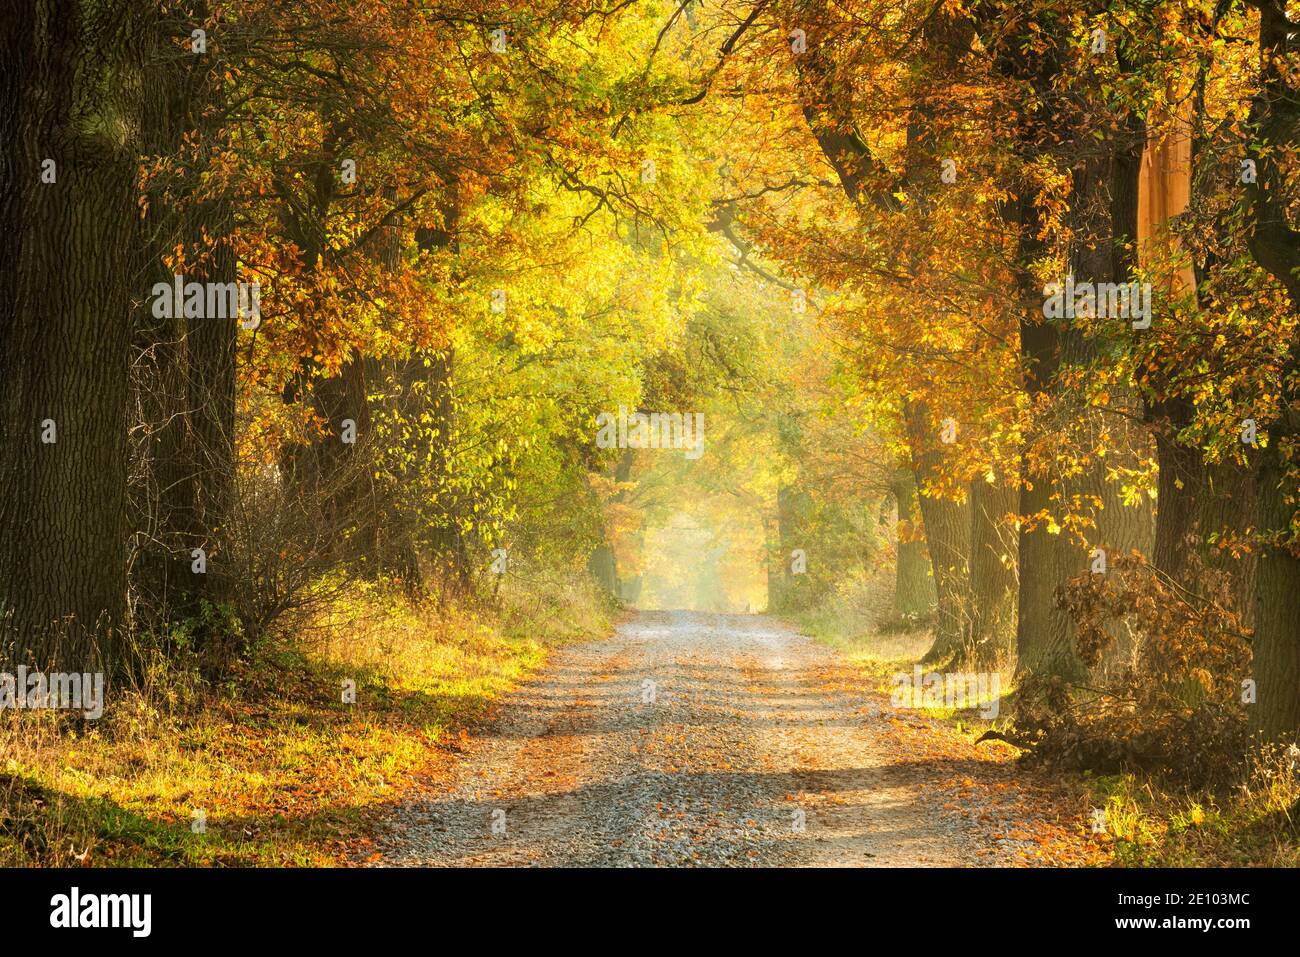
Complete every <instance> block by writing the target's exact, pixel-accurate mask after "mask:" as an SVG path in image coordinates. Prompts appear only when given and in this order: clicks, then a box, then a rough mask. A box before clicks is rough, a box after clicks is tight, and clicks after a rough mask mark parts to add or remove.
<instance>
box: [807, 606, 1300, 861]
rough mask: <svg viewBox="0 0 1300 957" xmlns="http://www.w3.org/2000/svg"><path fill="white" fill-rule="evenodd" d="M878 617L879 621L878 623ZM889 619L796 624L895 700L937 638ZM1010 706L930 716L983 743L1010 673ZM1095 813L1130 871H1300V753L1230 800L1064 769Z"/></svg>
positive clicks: (1257, 764)
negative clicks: (987, 715)
mask: <svg viewBox="0 0 1300 957" xmlns="http://www.w3.org/2000/svg"><path fill="white" fill-rule="evenodd" d="M873 615H874V616H873ZM882 620H887V612H886V613H884V615H882V613H881V612H880V609H879V603H878V602H876V603H872V602H864V601H857V602H830V603H827V604H826V605H824V606H822V607H820V608H818V609H817V610H815V611H811V612H809V613H807V614H805V615H801V616H797V617H796V618H795V622H796V624H798V625H799V626H800V628H801V629H802V630H803V632H804V633H805V634H807V635H809V636H810V637H812V638H814V639H815V640H817V641H819V642H821V643H823V644H825V645H828V646H830V647H832V648H834V649H836V650H837V651H839V652H840V653H841V654H842V655H843V656H844V657H845V658H846V659H847V660H848V661H850V662H851V663H853V664H854V665H855V666H856V667H857V668H859V669H860V670H861V671H862V672H863V673H864V674H866V675H868V676H870V677H872V678H874V679H876V682H877V687H878V690H880V691H882V692H884V693H889V691H890V689H891V685H890V679H891V678H892V676H893V675H894V674H897V673H899V672H909V671H911V669H912V666H913V665H914V664H915V663H916V662H918V661H919V660H920V659H921V657H922V656H923V655H924V654H925V653H926V651H927V650H928V649H929V646H930V643H931V641H932V640H933V636H932V633H931V632H930V631H929V630H928V629H912V630H907V629H906V628H899V627H895V628H864V626H863V622H869V621H882ZM999 674H1000V676H1001V681H1000V690H1001V693H1002V694H1001V697H1002V699H1003V706H1002V707H1000V708H999V718H998V719H996V720H994V721H988V720H986V719H984V718H981V717H979V716H978V714H977V713H976V712H972V711H970V710H965V711H956V710H954V709H950V708H923V709H919V710H920V711H921V713H923V714H925V715H927V716H929V717H931V718H935V719H937V720H941V721H945V722H947V723H949V724H950V725H952V726H954V727H956V728H957V729H958V730H960V731H962V732H964V733H969V734H971V735H972V736H978V735H979V734H981V733H982V732H983V731H985V730H988V729H989V728H991V727H997V726H999V723H1000V722H1004V719H1005V716H1007V715H1009V714H1011V706H1010V702H1009V701H1006V699H1007V698H1008V696H1009V695H1010V694H1011V692H1012V690H1013V688H1014V685H1013V678H1014V675H1013V673H1012V671H1011V669H1010V668H1005V667H1004V668H1002V669H1000V671H999ZM1056 773H1058V777H1059V779H1060V780H1061V781H1062V783H1063V784H1067V785H1068V786H1069V787H1070V788H1071V790H1072V791H1073V790H1075V789H1077V790H1078V792H1079V794H1080V796H1081V799H1082V801H1083V802H1084V803H1086V804H1087V805H1088V806H1089V807H1091V808H1093V809H1098V810H1101V811H1103V812H1104V827H1105V834H1106V837H1105V838H1104V839H1105V840H1106V841H1107V842H1108V843H1109V845H1110V849H1111V852H1112V855H1113V857H1112V860H1113V863H1114V864H1115V865H1117V866H1121V867H1245V866H1258V867H1298V866H1300V750H1290V751H1289V750H1288V749H1286V748H1285V747H1281V746H1271V747H1263V748H1258V749H1256V750H1255V751H1253V752H1252V753H1251V755H1250V756H1249V758H1248V760H1247V763H1246V768H1245V770H1244V772H1243V774H1242V776H1241V781H1240V783H1239V784H1238V786H1237V787H1236V788H1234V789H1233V790H1231V791H1229V792H1225V793H1212V792H1186V793H1185V792H1180V791H1178V790H1177V788H1176V787H1174V786H1172V785H1170V784H1169V783H1168V782H1166V781H1161V780H1159V779H1157V778H1155V777H1153V776H1150V775H1139V774H1123V775H1104V776H1101V775H1093V774H1090V773H1087V772H1083V773H1075V772H1068V773H1067V772H1056Z"/></svg>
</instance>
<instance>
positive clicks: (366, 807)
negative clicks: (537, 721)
mask: <svg viewBox="0 0 1300 957" xmlns="http://www.w3.org/2000/svg"><path fill="white" fill-rule="evenodd" d="M506 592H507V594H506V595H505V596H503V604H502V608H503V610H502V611H500V612H499V613H491V614H489V613H486V612H479V613H474V612H470V611H465V610H451V611H447V612H445V613H442V614H439V613H435V612H433V611H428V610H425V611H420V610H416V609H413V608H411V607H408V606H405V605H403V604H401V603H399V602H395V601H390V600H387V599H385V598H384V597H382V596H380V595H379V594H377V593H375V592H373V591H371V592H368V593H360V594H357V595H355V596H353V597H351V598H350V599H349V601H348V602H347V603H346V604H343V603H340V604H336V605H334V606H332V607H330V608H329V609H326V610H324V611H322V612H320V613H319V614H318V615H317V616H316V617H315V618H314V619H313V620H312V621H311V622H306V623H303V627H302V628H301V629H300V630H298V631H297V632H296V633H295V636H294V637H293V639H292V640H287V639H282V640H280V641H277V642H274V643H272V644H270V645H269V646H268V647H266V648H264V649H262V650H261V651H260V652H259V653H258V654H257V655H256V656H255V657H252V658H250V660H249V661H247V662H244V663H242V664H240V665H238V666H237V668H236V670H235V671H234V672H233V673H232V674H231V675H229V676H228V678H227V680H225V681H223V682H222V683H221V685H220V687H218V688H211V687H208V686H206V685H203V684H202V683H201V682H199V681H198V679H197V678H196V677H195V676H194V675H192V674H186V673H180V672H174V671H171V672H167V673H165V674H162V675H156V676H153V679H152V680H151V681H150V682H148V683H147V686H146V687H144V688H142V689H137V690H133V691H121V690H119V689H111V688H110V689H109V695H108V698H109V706H108V708H107V710H106V712H105V715H104V717H103V718H102V719H101V720H99V721H96V722H77V721H76V720H74V719H70V718H69V717H68V716H66V715H57V714H51V713H48V712H31V711H18V712H16V711H6V712H0V754H3V755H4V758H3V760H2V761H0V866H77V865H85V866H322V865H334V864H338V863H342V862H345V861H347V860H349V859H352V858H354V857H355V855H356V853H357V848H358V847H364V846H365V842H366V841H367V839H368V837H369V835H370V834H371V833H372V831H373V829H374V826H375V823H376V821H377V819H378V817H379V812H380V811H382V809H383V808H385V807H386V806H388V805H390V804H392V803H393V802H395V801H397V800H398V799H400V798H401V797H402V796H403V795H408V794H410V793H412V792H414V791H418V790H419V789H420V788H422V787H425V786H427V783H428V781H429V780H430V778H431V776H432V775H435V774H436V773H437V771H438V769H439V768H440V767H443V766H445V764H446V763H447V762H448V761H449V760H450V756H451V755H452V754H453V753H454V749H455V748H456V747H458V740H459V739H461V738H462V737H463V736H465V735H466V734H467V733H468V730H469V729H470V728H472V727H473V726H474V725H475V724H476V723H478V722H481V721H482V720H483V719H484V718H485V717H486V716H487V715H488V714H489V713H490V710H491V708H492V705H493V702H495V701H497V700H498V699H499V698H500V697H501V695H502V694H504V693H505V692H507V691H509V690H510V689H511V688H513V687H515V686H516V685H517V684H518V682H519V681H520V680H521V679H522V678H524V677H525V676H526V675H527V674H528V673H529V672H530V671H532V670H533V669H535V668H537V667H538V666H539V665H540V664H541V663H542V662H543V661H544V660H545V657H546V654H547V650H548V649H549V648H550V647H552V646H554V645H556V644H558V643H561V642H566V641H572V640H582V639H592V638H597V637H601V636H603V634H604V633H605V632H606V631H607V629H608V626H609V624H610V620H611V615H612V611H611V609H609V608H606V607H604V606H602V605H600V604H599V602H598V601H596V600H595V599H594V596H593V595H592V593H591V592H590V590H586V591H580V590H573V591H572V593H565V592H564V589H563V588H560V589H553V590H551V593H550V594H549V595H548V596H547V597H545V598H539V597H537V596H534V595H530V594H527V593H524V592H518V593H511V590H510V589H509V588H507V589H506ZM349 681H350V682H353V683H354V684H355V691H356V695H355V703H351V704H350V703H345V702H344V700H343V697H344V687H345V682H349Z"/></svg>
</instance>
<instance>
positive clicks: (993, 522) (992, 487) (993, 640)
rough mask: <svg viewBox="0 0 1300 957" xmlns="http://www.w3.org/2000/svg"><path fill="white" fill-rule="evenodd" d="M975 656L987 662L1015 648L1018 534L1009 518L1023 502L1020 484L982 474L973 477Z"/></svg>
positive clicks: (969, 640)
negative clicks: (1018, 486)
mask: <svg viewBox="0 0 1300 957" xmlns="http://www.w3.org/2000/svg"><path fill="white" fill-rule="evenodd" d="M970 502H971V533H970V536H971V555H970V607H971V611H970V629H969V632H968V637H967V645H968V647H969V649H970V657H971V658H972V660H973V661H974V662H975V663H977V664H978V665H980V666H981V667H989V666H992V665H995V664H997V663H998V662H1001V661H1002V660H1004V659H1006V658H1008V657H1009V656H1010V655H1011V653H1012V652H1013V651H1014V648H1015V637H1016V594H1017V591H1016V584H1017V574H1016V569H1017V559H1018V551H1019V548H1018V545H1019V542H1018V537H1017V534H1016V530H1015V526H1014V524H1013V523H1011V522H1009V521H1008V520H1007V517H1008V516H1009V515H1013V514H1014V513H1015V511H1016V507H1017V504H1018V502H1019V493H1018V492H1017V490H1016V488H1015V486H1013V485H1010V484H1008V483H1004V482H997V483H990V482H986V481H984V479H982V478H978V479H976V480H975V481H973V482H972V483H971V490H970Z"/></svg>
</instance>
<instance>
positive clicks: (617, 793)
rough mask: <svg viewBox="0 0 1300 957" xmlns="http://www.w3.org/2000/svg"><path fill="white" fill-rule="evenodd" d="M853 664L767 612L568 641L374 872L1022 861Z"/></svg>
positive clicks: (1019, 845) (662, 620)
mask: <svg viewBox="0 0 1300 957" xmlns="http://www.w3.org/2000/svg"><path fill="white" fill-rule="evenodd" d="M846 672H847V669H845V667H844V665H843V663H842V662H841V661H840V660H839V659H838V658H837V656H836V655H835V654H834V652H832V651H830V650H828V649H826V648H823V647H821V646H820V645H817V644H815V643H813V642H812V641H811V640H809V639H808V638H805V637H802V636H800V635H798V634H796V633H795V632H793V631H792V630H790V629H789V628H788V627H786V626H784V625H782V624H780V623H778V622H775V621H774V620H772V619H769V618H765V617H762V616H756V615H755V616H749V615H706V614H696V613H685V612H671V613H642V614H640V615H638V616H637V617H635V618H634V619H633V620H631V621H630V622H628V623H626V624H624V625H623V626H621V627H620V628H619V629H618V632H617V633H616V634H615V635H614V636H613V637H612V638H611V639H609V640H607V641H602V642H593V643H590V644H584V645H580V646H575V647H572V648H568V649H565V650H562V651H560V652H558V653H557V654H556V655H555V656H554V658H553V659H552V661H551V662H550V664H549V665H548V666H547V667H546V668H545V669H544V670H543V671H542V672H541V673H540V674H539V675H538V676H536V677H535V678H534V679H533V680H532V681H530V682H529V683H528V684H527V685H526V686H525V687H523V688H522V689H520V690H519V691H518V692H516V694H514V695H512V696H511V697H510V698H509V699H508V700H507V702H506V703H505V706H504V707H503V708H502V712H501V717H500V719H499V720H498V721H497V723H496V725H495V727H494V728H493V729H492V733H489V734H485V735H483V736H481V737H478V738H476V739H474V741H473V743H472V745H471V747H470V751H469V753H468V755H466V756H465V758H464V759H463V760H462V761H460V762H459V763H458V764H457V766H456V768H455V771H454V772H453V777H452V780H451V781H450V782H448V791H447V793H446V794H445V795H442V796H439V797H435V798H432V799H428V798H424V799H421V800H419V801H416V802H411V803H408V804H406V805H403V806H401V807H399V808H398V809H396V811H395V812H394V815H393V817H392V819H391V820H390V821H389V823H388V827H387V828H386V832H385V836H384V837H383V838H382V839H381V841H380V842H379V844H378V847H377V848H376V849H377V850H378V851H379V854H378V856H377V857H375V858H373V859H372V860H371V862H370V863H372V864H375V865H378V866H394V865H396V866H517V865H573V866H582V865H607V866H609V865H612V866H662V865H669V866H672V865H678V866H680V865H703V866H727V865H740V866H747V865H748V866H754V865H785V866H935V865H985V866H987V865H991V864H1002V863H1008V862H1011V859H1012V857H1014V855H1015V854H1016V853H1017V852H1023V850H1024V848H1023V842H1018V841H1015V840H1012V839H1010V838H1008V837H1007V836H1006V835H1005V833H1003V831H1005V824H1006V822H1005V820H1002V819H1000V818H999V815H998V812H997V811H996V809H994V810H990V809H989V808H988V807H987V806H978V807H974V808H972V807H965V808H959V809H958V810H957V811H956V812H954V811H953V810H952V808H951V806H950V805H946V804H944V803H943V802H944V800H945V797H944V793H943V792H944V787H945V782H947V781H949V780H950V779H951V776H952V773H953V772H954V770H956V772H957V773H958V774H960V773H962V769H961V768H956V769H954V767H952V766H949V765H951V764H952V762H951V761H948V760H945V759H944V758H943V757H942V756H941V757H939V758H937V759H936V758H935V757H934V756H933V754H928V755H927V754H923V753H921V752H920V751H916V753H912V751H911V750H909V748H911V749H913V750H914V749H915V746H914V745H909V744H908V740H909V738H908V732H912V731H916V730H917V729H918V728H923V727H924V726H928V724H929V723H928V722H926V721H925V720H924V719H922V718H917V717H915V716H912V715H910V714H903V713H899V714H891V713H889V712H888V702H887V700H886V699H884V698H883V697H881V696H879V695H876V694H874V693H873V692H871V691H869V690H868V688H867V685H866V682H865V681H863V682H861V683H860V684H859V685H858V686H857V687H854V685H853V682H852V681H848V682H846V681H845V680H844V676H845V674H846ZM882 708H883V709H885V713H884V714H882ZM959 763H960V762H959ZM966 783H967V784H970V783H971V782H970V780H969V778H968V779H966ZM972 800H976V799H972Z"/></svg>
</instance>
